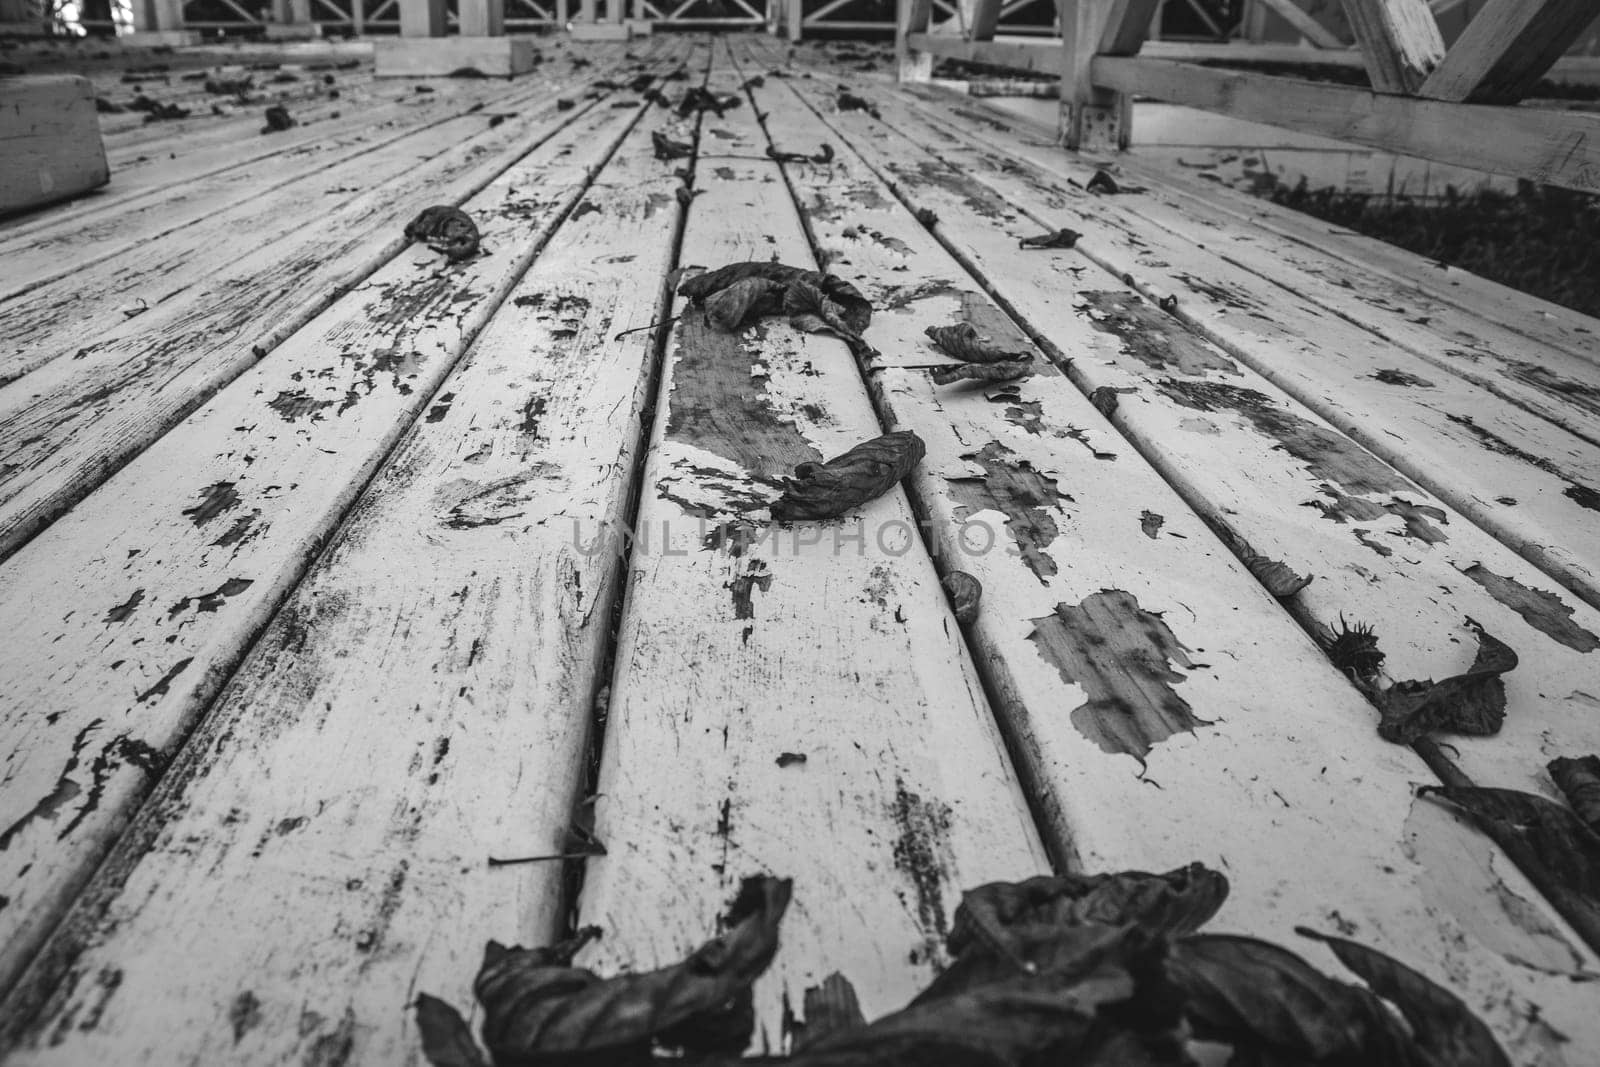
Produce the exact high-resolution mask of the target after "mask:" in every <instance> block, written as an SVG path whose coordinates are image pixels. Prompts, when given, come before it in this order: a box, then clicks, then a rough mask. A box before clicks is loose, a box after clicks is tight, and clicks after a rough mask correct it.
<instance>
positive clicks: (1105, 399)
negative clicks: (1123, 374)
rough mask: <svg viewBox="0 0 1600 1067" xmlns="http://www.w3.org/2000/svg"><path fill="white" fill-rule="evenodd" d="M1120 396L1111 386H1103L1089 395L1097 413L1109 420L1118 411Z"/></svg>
mask: <svg viewBox="0 0 1600 1067" xmlns="http://www.w3.org/2000/svg"><path fill="white" fill-rule="evenodd" d="M1118 395H1119V394H1118V393H1117V391H1116V390H1115V389H1113V388H1112V387H1111V386H1109V385H1102V386H1100V387H1099V388H1097V389H1095V390H1094V392H1092V393H1090V394H1089V403H1091V404H1093V405H1094V409H1095V410H1096V411H1098V412H1099V413H1100V414H1102V415H1104V416H1105V417H1106V418H1108V419H1109V418H1110V417H1111V415H1112V413H1113V412H1114V411H1116V410H1117V403H1118V400H1117V397H1118Z"/></svg>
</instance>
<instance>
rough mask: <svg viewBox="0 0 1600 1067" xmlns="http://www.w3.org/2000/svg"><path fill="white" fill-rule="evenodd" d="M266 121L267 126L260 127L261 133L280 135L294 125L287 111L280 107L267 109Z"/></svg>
mask: <svg viewBox="0 0 1600 1067" xmlns="http://www.w3.org/2000/svg"><path fill="white" fill-rule="evenodd" d="M266 119H267V124H266V125H265V126H263V127H261V132H262V133H281V132H283V131H284V130H287V129H290V128H291V127H293V126H295V125H296V123H295V121H294V118H293V117H292V116H290V114H289V109H288V108H286V107H282V106H274V107H269V108H267V114H266Z"/></svg>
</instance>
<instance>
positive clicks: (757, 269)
mask: <svg viewBox="0 0 1600 1067" xmlns="http://www.w3.org/2000/svg"><path fill="white" fill-rule="evenodd" d="M807 273H810V272H808V271H805V270H803V269H801V268H800V267H790V266H787V265H786V264H783V263H768V262H757V261H753V260H752V261H750V262H746V263H730V264H728V265H727V266H726V267H718V268H717V269H716V270H713V271H706V272H705V273H704V274H697V275H695V276H694V277H693V278H690V279H688V280H687V281H685V282H684V283H683V284H682V285H680V286H678V295H679V296H682V297H685V298H687V299H689V300H693V301H695V302H696V303H699V302H702V301H704V300H705V299H706V298H707V297H709V296H710V295H711V294H713V293H715V292H718V291H719V290H722V289H726V288H727V287H728V286H730V285H732V284H733V283H734V282H737V281H742V280H743V279H745V278H763V279H765V280H767V281H771V282H778V283H780V284H782V285H788V284H789V283H790V282H792V281H794V280H795V279H796V278H800V277H802V276H804V275H806V274H807Z"/></svg>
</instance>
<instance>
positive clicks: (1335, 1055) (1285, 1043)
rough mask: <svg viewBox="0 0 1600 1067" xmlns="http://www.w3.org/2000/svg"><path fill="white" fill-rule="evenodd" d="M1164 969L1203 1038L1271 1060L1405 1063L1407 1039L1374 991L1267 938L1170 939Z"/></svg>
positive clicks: (1373, 1065) (1367, 1065)
mask: <svg viewBox="0 0 1600 1067" xmlns="http://www.w3.org/2000/svg"><path fill="white" fill-rule="evenodd" d="M1167 974H1168V976H1169V977H1170V978H1171V979H1172V982H1173V984H1174V985H1176V986H1177V987H1178V989H1179V990H1181V991H1182V995H1183V998H1184V1001H1185V1007H1184V1013H1185V1014H1186V1015H1187V1016H1188V1018H1189V1021H1190V1023H1191V1024H1192V1025H1193V1027H1194V1033H1195V1036H1196V1037H1198V1038H1200V1039H1202V1040H1205V1041H1220V1042H1225V1043H1227V1044H1231V1045H1233V1046H1235V1048H1240V1047H1243V1048H1247V1049H1248V1048H1256V1049H1260V1050H1261V1051H1262V1052H1265V1053H1268V1054H1269V1055H1268V1057H1267V1062H1269V1063H1281V1062H1285V1061H1288V1062H1292V1063H1303V1062H1312V1063H1321V1062H1324V1061H1329V1062H1333V1063H1349V1064H1351V1065H1355V1064H1361V1065H1363V1067H1405V1065H1406V1064H1407V1060H1406V1059H1405V1058H1404V1057H1405V1055H1406V1051H1407V1045H1408V1044H1409V1042H1408V1041H1407V1039H1406V1036H1405V1034H1404V1033H1402V1032H1401V1030H1400V1027H1399V1024H1398V1022H1397V1021H1396V1020H1395V1019H1394V1018H1393V1017H1392V1016H1391V1015H1390V1014H1389V1013H1388V1011H1387V1010H1386V1009H1385V1008H1384V1006H1383V1004H1382V1003H1381V1002H1380V1001H1379V1000H1378V999H1377V998H1376V997H1374V996H1373V995H1372V994H1370V993H1368V992H1367V991H1366V990H1364V989H1359V988H1357V987H1355V986H1352V985H1348V984H1346V983H1344V982H1340V981H1337V980H1335V979H1332V978H1329V977H1328V976H1327V975H1325V974H1323V973H1322V972H1321V971H1318V970H1317V969H1316V968H1315V967H1312V966H1311V965H1310V964H1309V963H1307V962H1306V961H1305V960H1303V959H1301V958H1300V957H1299V956H1297V955H1295V954H1294V953H1293V952H1290V951H1289V950H1288V949H1285V948H1280V947H1279V946H1277V945H1274V944H1271V943H1270V942H1267V941H1260V940H1257V939H1256V938H1253V937H1237V936H1233V935H1228V934H1197V935H1193V936H1190V937H1185V938H1182V939H1180V940H1179V941H1177V942H1175V943H1174V944H1173V946H1172V953H1171V955H1170V956H1169V957H1168V959H1167ZM1274 1057H1280V1058H1274Z"/></svg>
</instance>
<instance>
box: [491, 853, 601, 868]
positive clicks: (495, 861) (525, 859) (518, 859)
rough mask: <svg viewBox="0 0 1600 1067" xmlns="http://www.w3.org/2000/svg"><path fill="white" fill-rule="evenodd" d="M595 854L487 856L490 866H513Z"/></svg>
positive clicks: (573, 858) (577, 858) (587, 856)
mask: <svg viewBox="0 0 1600 1067" xmlns="http://www.w3.org/2000/svg"><path fill="white" fill-rule="evenodd" d="M593 855H595V853H593V852H557V853H553V854H551V855H549V856H515V857H512V858H511V859H500V858H499V857H497V856H490V857H489V866H491V867H514V866H516V865H517V864H519V863H546V862H549V861H551V860H581V859H588V858H589V857H590V856H593Z"/></svg>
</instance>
